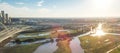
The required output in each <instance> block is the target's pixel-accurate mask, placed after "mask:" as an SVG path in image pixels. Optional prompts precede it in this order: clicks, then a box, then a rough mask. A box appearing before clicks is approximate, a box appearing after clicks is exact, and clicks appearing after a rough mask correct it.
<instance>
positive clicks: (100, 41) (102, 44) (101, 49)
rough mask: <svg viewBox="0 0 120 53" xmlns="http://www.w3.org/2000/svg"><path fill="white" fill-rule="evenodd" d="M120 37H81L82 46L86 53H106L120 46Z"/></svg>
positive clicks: (108, 35) (109, 35)
mask: <svg viewBox="0 0 120 53" xmlns="http://www.w3.org/2000/svg"><path fill="white" fill-rule="evenodd" d="M119 38H120V36H116V35H111V34H107V35H105V36H101V37H93V36H84V37H80V38H79V39H80V41H81V46H82V48H83V49H84V51H85V53H106V52H107V51H109V50H110V49H112V48H114V47H116V46H118V45H119V44H120V39H119Z"/></svg>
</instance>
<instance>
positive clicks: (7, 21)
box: [5, 13, 9, 24]
mask: <svg viewBox="0 0 120 53" xmlns="http://www.w3.org/2000/svg"><path fill="white" fill-rule="evenodd" d="M5 18H6V19H5V21H6V23H7V24H8V23H9V17H8V14H7V13H6V14H5Z"/></svg>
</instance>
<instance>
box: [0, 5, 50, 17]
mask: <svg viewBox="0 0 120 53" xmlns="http://www.w3.org/2000/svg"><path fill="white" fill-rule="evenodd" d="M0 7H1V8H0V10H4V11H5V12H7V13H8V14H9V15H10V16H11V17H41V16H43V15H45V14H47V13H48V12H50V10H49V9H47V8H39V9H30V8H28V7H14V6H12V5H9V4H8V3H0Z"/></svg>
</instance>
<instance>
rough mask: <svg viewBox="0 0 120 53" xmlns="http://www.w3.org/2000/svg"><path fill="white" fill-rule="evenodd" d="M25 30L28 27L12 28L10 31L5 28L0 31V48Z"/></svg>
mask: <svg viewBox="0 0 120 53" xmlns="http://www.w3.org/2000/svg"><path fill="white" fill-rule="evenodd" d="M27 28H30V26H26V27H19V28H16V27H13V28H12V29H11V28H7V29H4V30H2V31H0V47H3V46H4V45H5V44H6V43H7V42H9V41H10V40H11V39H12V38H13V37H15V34H17V33H20V32H22V31H25V30H26V29H27Z"/></svg>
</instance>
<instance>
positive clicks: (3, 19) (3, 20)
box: [1, 11, 6, 23]
mask: <svg viewBox="0 0 120 53" xmlns="http://www.w3.org/2000/svg"><path fill="white" fill-rule="evenodd" d="M1 15H2V23H6V21H5V13H4V11H1Z"/></svg>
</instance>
